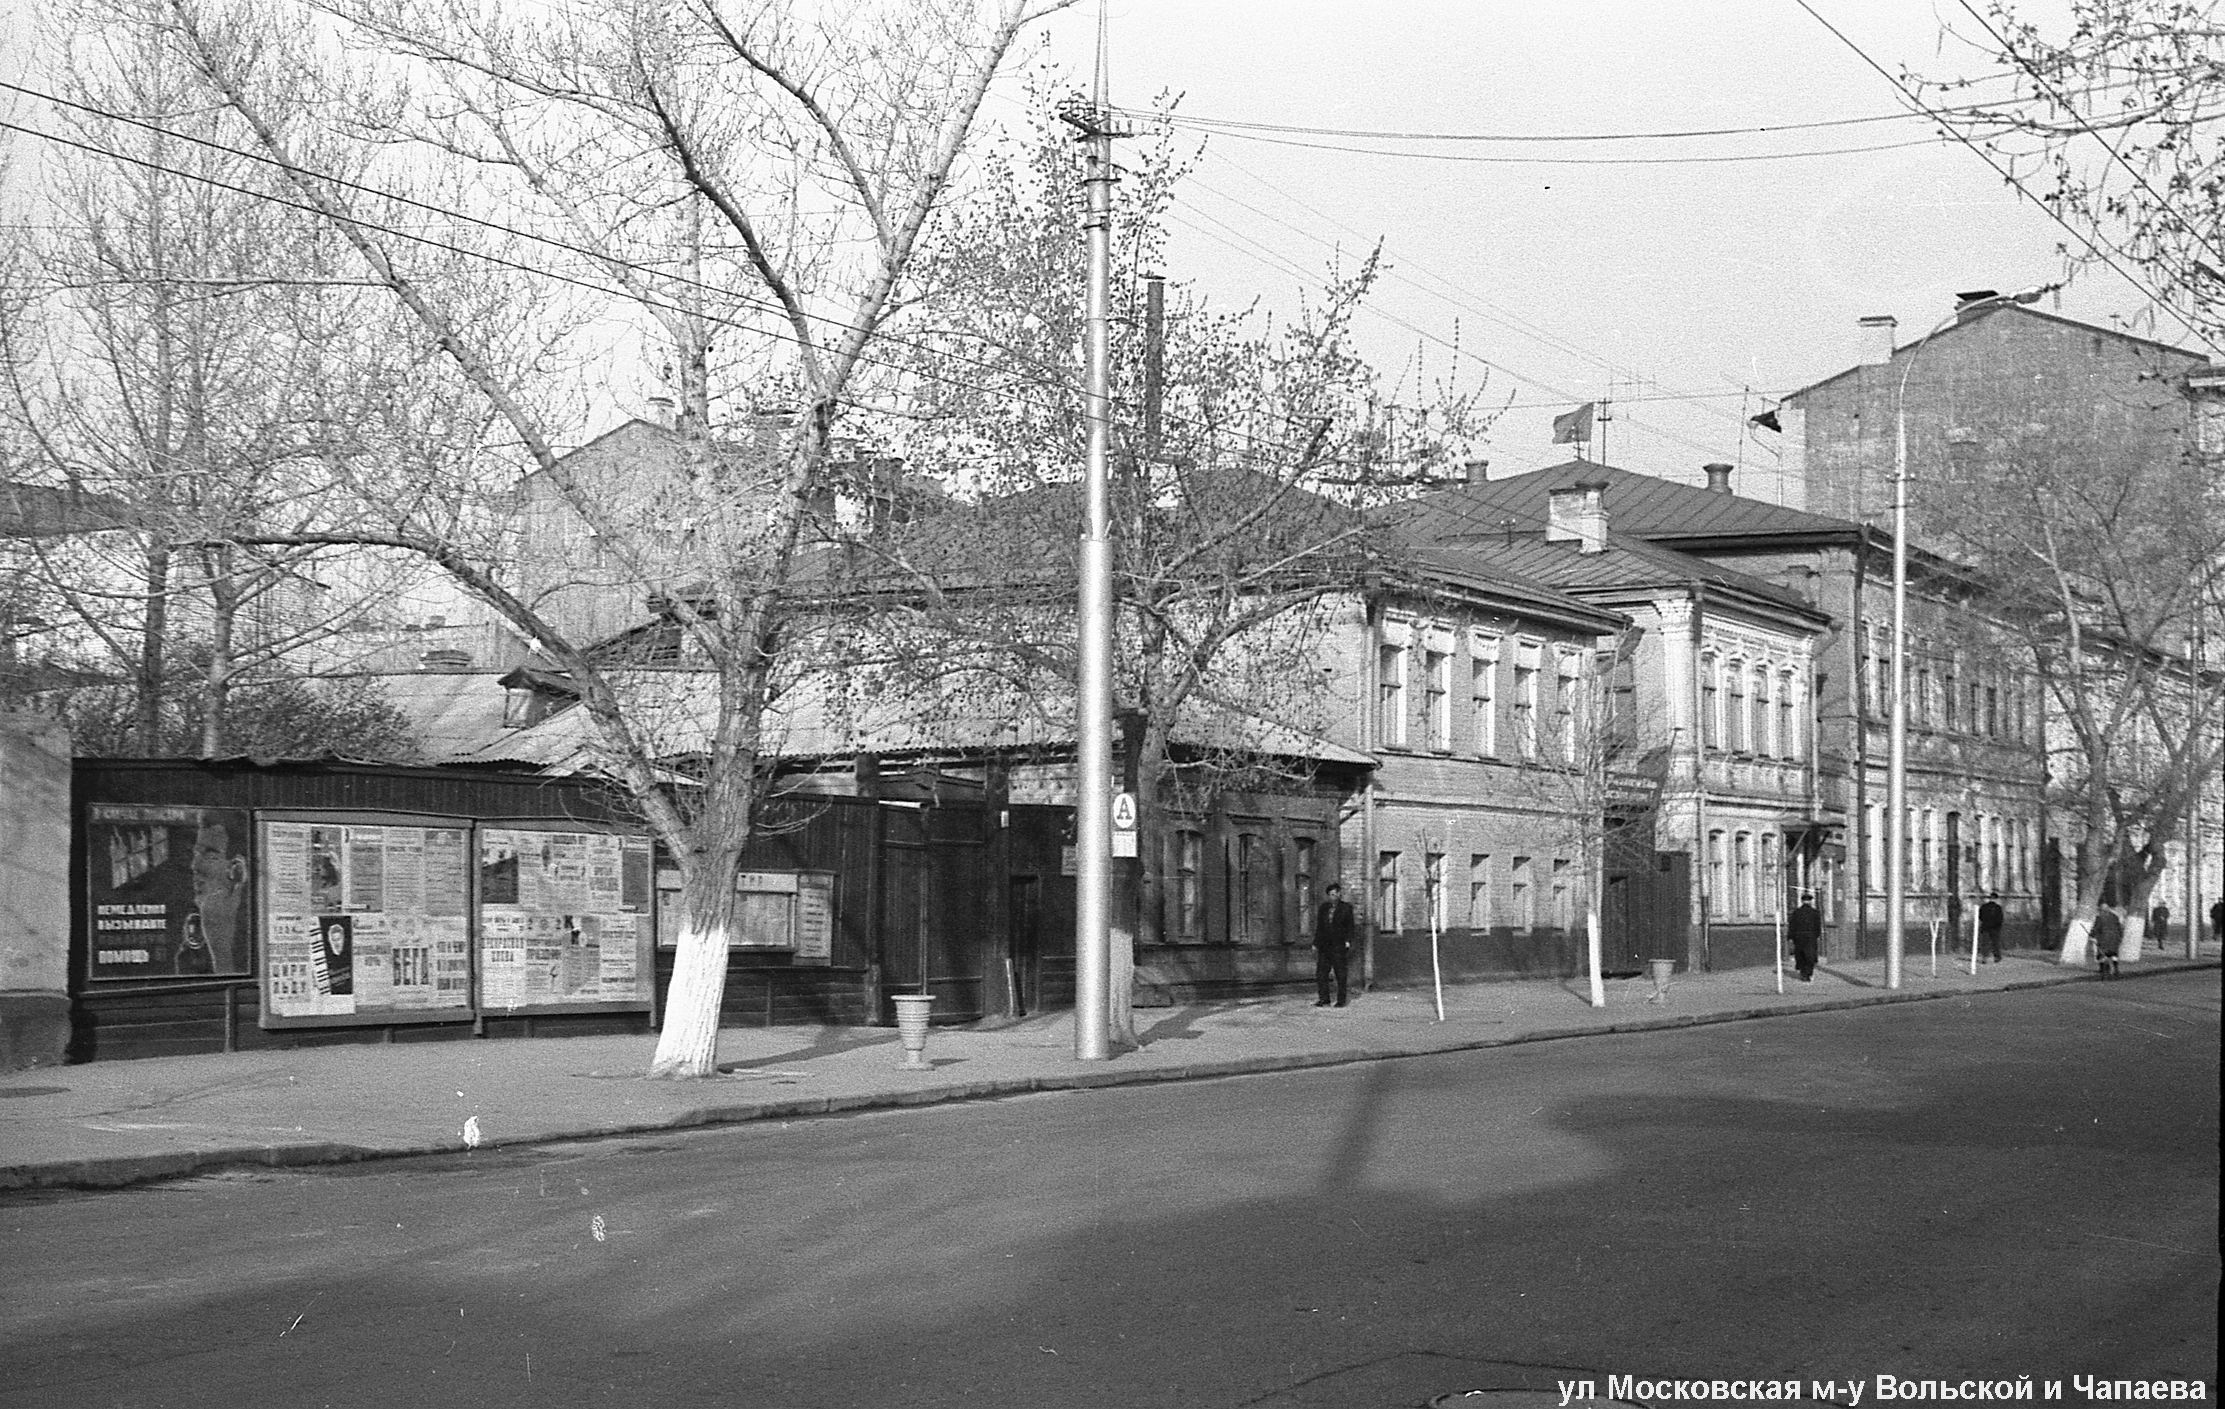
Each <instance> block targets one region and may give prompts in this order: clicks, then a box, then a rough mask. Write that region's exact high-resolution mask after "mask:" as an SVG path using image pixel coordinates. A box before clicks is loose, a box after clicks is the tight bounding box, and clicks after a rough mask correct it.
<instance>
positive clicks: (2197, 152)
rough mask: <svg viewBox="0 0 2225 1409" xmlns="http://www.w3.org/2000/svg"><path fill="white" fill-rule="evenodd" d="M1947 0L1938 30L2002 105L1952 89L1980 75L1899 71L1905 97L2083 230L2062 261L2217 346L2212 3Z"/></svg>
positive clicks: (2223, 263)
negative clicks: (2116, 277)
mask: <svg viewBox="0 0 2225 1409" xmlns="http://www.w3.org/2000/svg"><path fill="white" fill-rule="evenodd" d="M1958 5H1959V7H1960V13H1956V12H1955V11H1952V10H1950V11H1949V12H1948V15H1949V20H1948V24H1947V30H1948V33H1949V34H1950V35H1953V36H1955V37H1957V38H1959V39H1960V40H1961V41H1962V42H1964V43H1965V44H1966V45H1968V46H1969V47H1970V48H1972V49H1974V50H1975V51H1976V52H1977V53H1978V54H1980V55H1981V56H1983V57H1984V58H1985V59H1986V60H1988V61H1990V62H1991V63H1993V64H1995V65H1998V68H1999V71H2000V72H2001V73H2004V74H2005V75H2006V76H2007V77H2008V78H2009V80H2010V81H2011V82H2012V83H2013V84H2014V90H2013V93H2012V96H2010V97H2009V98H2007V99H2000V98H1998V97H1997V96H1996V95H1995V92H1994V90H1992V89H1990V88H1989V89H1986V90H1983V91H1984V92H1985V94H1986V101H1985V102H1984V103H1983V104H1982V105H1980V104H1973V103H1970V102H1969V101H1968V99H1967V97H1964V96H1962V95H1963V93H1964V90H1966V89H1970V88H1971V86H1972V85H1973V84H1975V83H1977V82H1979V81H1981V80H1979V79H1965V80H1954V81H1943V82H1926V81H1924V80H1923V79H1921V78H1915V77H1913V76H1911V80H1910V81H1911V83H1912V85H1913V88H1912V91H1914V92H1915V93H1916V94H1917V95H1918V96H1919V97H1921V98H1924V99H1927V100H1930V99H1937V100H1938V101H1936V102H1933V103H1932V104H1931V110H1930V111H1929V114H1928V115H1929V116H1930V117H1932V118H1933V120H1935V121H1937V122H1939V123H1941V124H1943V125H1945V126H1947V127H1948V128H1950V129H1952V130H1954V131H1956V132H1957V133H1958V134H1960V135H1961V136H1962V137H1964V138H1965V139H1966V140H1968V141H1970V142H1972V143H1973V144H1975V145H1978V146H1980V147H1982V148H1983V149H1984V150H1985V152H1986V153H1987V154H1988V157H1989V159H1990V160H1992V161H1993V162H1994V163H1995V164H1996V165H1997V166H1998V167H1999V168H2000V169H2001V170H2002V171H2003V172H2004V174H2005V175H2007V176H2008V178H2009V179H2010V180H2011V181H2013V182H2014V183H2015V184H2016V185H2017V186H2018V187H2019V188H2020V189H2022V190H2023V191H2024V192H2025V193H2026V194H2027V195H2030V196H2031V197H2032V198H2033V199H2035V200H2036V201H2038V202H2040V203H2041V204H2042V205H2044V206H2045V207H2046V208H2047V209H2048V210H2050V211H2052V212H2054V213H2055V214H2056V215H2057V216H2058V217H2060V218H2061V219H2062V220H2063V221H2064V222H2065V223H2066V224H2068V225H2070V226H2071V227H2073V228H2074V229H2075V230H2077V231H2078V232H2079V233H2080V234H2081V236H2082V237H2083V239H2084V241H2085V245H2084V248H2083V249H2081V250H2079V251H2076V252H2072V253H2071V256H2070V257H2071V258H2072V259H2073V261H2074V263H2077V264H2085V265H2094V264H2107V265H2109V266H2111V267H2114V268H2116V269H2117V270H2118V271H2120V272H2122V273H2124V274H2125V275H2126V276H2127V277H2129V278H2132V279H2133V280H2134V281H2135V282H2136V283H2138V284H2140V285H2141V286H2142V287H2143V289H2144V291H2146V292H2147V293H2149V294H2150V295H2151V296H2152V297H2153V298H2155V300H2156V301H2157V302H2158V303H2159V304H2161V305H2163V306H2164V307H2165V308H2167V309H2169V311H2170V312H2171V313H2173V314H2174V315H2176V316H2177V317H2178V318H2179V319H2181V320H2182V321H2184V322H2185V324H2186V325H2187V326H2188V327H2189V328H2191V329H2193V330H2194V332H2195V333H2196V335H2197V336H2199V337H2200V338H2201V339H2202V340H2203V341H2204V342H2206V343H2208V344H2209V345H2210V346H2211V347H2213V348H2216V347H2219V346H2225V319H2221V318H2220V313H2219V310H2220V306H2221V305H2220V302H2219V296H2220V294H2225V247H2221V245H2220V240H2219V230H2220V216H2221V215H2225V210H2221V208H2220V194H2221V192H2225V179H2221V178H2225V165H2221V162H2225V148H2221V147H2220V145H2219V142H2218V128H2217V124H2218V121H2219V119H2220V117H2221V116H2225V91H2221V89H2220V86H2219V84H2218V81H2217V75H2218V73H2219V71H2220V69H2221V67H2225V26H2220V25H2219V24H2218V23H2217V21H2216V19H2215V18H2214V16H2213V15H2212V13H2211V6H2210V5H2209V4H2208V3H2205V0H2071V4H2070V5H2069V7H2068V13H2067V14H2065V13H2048V14H2046V15H2044V16H2038V15H2035V14H2034V11H2035V10H2036V8H2037V7H2034V6H2030V5H2026V4H2020V3H2012V0H1979V3H1976V4H1973V3H1972V2H1971V0H1958ZM1994 76H1995V75H1986V77H1994ZM1974 91H1975V90H1974Z"/></svg>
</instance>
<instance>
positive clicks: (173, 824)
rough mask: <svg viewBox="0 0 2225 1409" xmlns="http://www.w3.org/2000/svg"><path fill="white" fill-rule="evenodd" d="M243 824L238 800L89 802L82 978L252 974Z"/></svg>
mask: <svg viewBox="0 0 2225 1409" xmlns="http://www.w3.org/2000/svg"><path fill="white" fill-rule="evenodd" d="M249 826H250V817H249V814H248V813H247V812H246V811H245V810H244V809H239V808H230V807H168V806H160V805H147V804H140V803H107V802H96V803H93V804H91V805H90V806H89V808H88V809H87V813H86V856H85V884H86V890H87V895H86V907H85V913H86V916H87V919H88V921H89V923H90V924H91V926H92V933H91V934H90V936H88V940H89V942H88V943H87V944H86V946H85V950H86V963H87V975H86V976H87V977H88V978H91V979H96V980H98V979H135V980H141V981H147V980H160V979H195V978H216V977H225V976H238V975H244V974H247V973H249V972H250V971H251V968H252V962H251V961H252V958H253V953H252V950H253V946H252V944H251V942H250V936H249V932H248V920H249V913H248V884H249V878H250V875H251V874H252V868H251V866H250V863H249V860H248V851H249V846H250V834H249Z"/></svg>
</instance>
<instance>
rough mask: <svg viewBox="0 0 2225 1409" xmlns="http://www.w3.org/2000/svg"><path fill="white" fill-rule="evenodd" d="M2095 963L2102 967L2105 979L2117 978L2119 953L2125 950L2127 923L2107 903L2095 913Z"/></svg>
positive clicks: (2103, 903)
mask: <svg viewBox="0 0 2225 1409" xmlns="http://www.w3.org/2000/svg"><path fill="white" fill-rule="evenodd" d="M2093 934H2094V962H2095V963H2096V964H2098V965H2100V967H2101V976H2102V977H2103V978H2115V977H2116V976H2117V951H2118V950H2120V949H2122V948H2124V943H2125V922H2124V921H2123V920H2120V919H2118V918H2117V912H2116V911H2115V910H2114V909H2112V908H2110V905H2109V903H2108V902H2107V901H2103V902H2102V906H2101V908H2100V909H2099V910H2097V911H2095V912H2094V931H2093Z"/></svg>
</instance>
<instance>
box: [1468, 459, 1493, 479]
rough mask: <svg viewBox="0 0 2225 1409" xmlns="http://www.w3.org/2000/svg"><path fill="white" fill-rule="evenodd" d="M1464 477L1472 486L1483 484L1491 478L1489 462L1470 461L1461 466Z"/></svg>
mask: <svg viewBox="0 0 2225 1409" xmlns="http://www.w3.org/2000/svg"><path fill="white" fill-rule="evenodd" d="M1460 470H1461V474H1462V477H1463V478H1465V479H1466V480H1467V481H1468V483H1470V484H1482V483H1483V482H1485V481H1486V480H1488V479H1490V478H1491V462H1490V461H1489V460H1469V461H1466V462H1464V463H1463V464H1462V465H1461V466H1460Z"/></svg>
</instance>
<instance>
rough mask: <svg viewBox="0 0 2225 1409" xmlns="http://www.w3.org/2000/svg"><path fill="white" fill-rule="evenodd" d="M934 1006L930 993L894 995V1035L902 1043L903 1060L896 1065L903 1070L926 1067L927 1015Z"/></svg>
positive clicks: (921, 1069) (918, 1069)
mask: <svg viewBox="0 0 2225 1409" xmlns="http://www.w3.org/2000/svg"><path fill="white" fill-rule="evenodd" d="M934 1007H935V999H934V996H933V995H932V994H926V993H899V994H897V995H896V1037H897V1040H898V1041H900V1042H902V1043H903V1044H904V1060H903V1061H901V1062H898V1063H897V1066H898V1067H900V1068H901V1069H903V1070H905V1071H925V1070H926V1069H927V1017H928V1014H929V1013H931V1012H932V1011H934Z"/></svg>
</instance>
